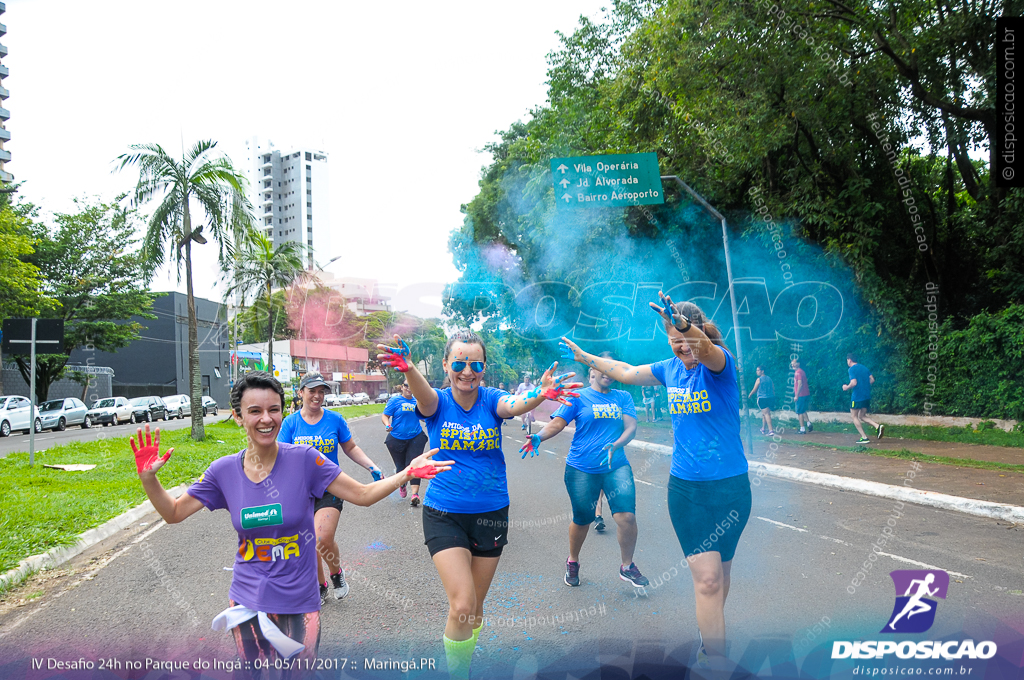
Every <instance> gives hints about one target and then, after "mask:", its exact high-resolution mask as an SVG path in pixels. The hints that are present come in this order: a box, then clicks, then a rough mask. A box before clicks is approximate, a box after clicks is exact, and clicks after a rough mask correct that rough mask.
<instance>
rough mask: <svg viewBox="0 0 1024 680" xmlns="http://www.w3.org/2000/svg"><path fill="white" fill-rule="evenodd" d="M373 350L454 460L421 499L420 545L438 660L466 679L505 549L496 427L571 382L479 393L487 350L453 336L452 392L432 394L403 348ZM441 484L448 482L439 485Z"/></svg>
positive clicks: (560, 396)
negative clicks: (428, 564)
mask: <svg viewBox="0 0 1024 680" xmlns="http://www.w3.org/2000/svg"><path fill="white" fill-rule="evenodd" d="M395 340H396V342H397V343H398V344H399V345H400V346H399V347H387V346H385V345H378V348H379V349H380V350H381V352H384V353H383V354H380V355H378V359H380V361H381V363H382V364H384V365H387V366H391V367H392V368H395V369H397V370H399V371H401V372H403V373H405V376H406V380H407V381H408V383H409V387H410V389H411V390H412V394H413V396H414V397H415V398H416V410H417V415H419V416H420V417H422V418H425V419H426V424H427V432H428V434H429V435H430V443H431V446H434V445H436V447H437V448H438V449H440V450H442V451H444V453H443V455H444V456H445V457H451V458H452V459H453V460H452V462H451V465H452V473H451V474H450V475H448V476H447V478H445V477H438V478H437V479H436V480H435V481H434V482H433V483H432V484H431V485H430V486H429V487H427V493H426V496H424V498H423V538H424V543H425V544H426V546H427V549H428V550H429V551H430V557H431V559H432V560H433V562H434V566H435V568H436V569H437V573H438V575H439V576H440V577H441V583H442V585H443V586H444V591H445V594H446V595H447V596H448V618H447V622H446V624H445V629H444V635H443V636H442V641H443V642H444V649H445V656H446V658H447V661H448V673H449V675H450V676H451V677H452V678H458V679H460V680H464V679H466V678H468V677H469V666H470V662H471V661H472V658H473V650H474V649H475V648H476V643H477V639H478V638H479V636H480V631H481V629H482V628H483V613H484V600H485V599H486V597H487V592H488V590H490V587H491V581H492V580H493V578H494V573H495V571H496V570H497V568H498V559H499V557H500V556H501V552H502V549H503V548H504V546H505V545H506V544H507V543H508V517H509V496H508V481H507V479H506V475H505V456H504V454H503V453H502V450H501V423H502V421H503V420H505V419H507V418H512V417H515V416H522V415H525V414H526V413H528V412H529V411H531V410H533V409H535V408H537V407H538V406H539V405H540V404H541V403H542V402H543V401H544V400H545V399H553V400H555V401H559V402H565V401H566V400H567V397H569V396H576V395H575V393H573V392H569V391H567V390H571V389H573V388H574V387H576V386H578V383H572V384H564V383H563V380H564V379H566V378H571V377H572V376H573V375H575V374H574V373H568V374H566V375H564V376H558V377H556V376H555V373H554V370H555V368H557V365H558V362H555V363H554V364H552V365H551V368H549V369H548V370H547V371H545V373H544V375H543V376H542V377H541V384H540V385H539V386H537V387H534V388H533V389H532V390H530V391H529V392H526V393H524V394H521V395H518V396H512V395H510V394H508V393H507V392H502V391H500V390H497V389H495V388H493V387H481V386H480V383H481V382H482V380H483V377H484V372H485V371H486V369H487V349H486V348H485V347H484V343H483V340H481V339H480V337H479V336H478V335H476V334H475V333H471V332H469V331H460V332H457V333H455V334H454V335H452V336H451V337H450V338H449V339H448V342H447V344H446V345H445V348H444V358H443V366H444V371H445V375H446V376H447V377H448V379H449V381H450V383H451V387H450V388H448V389H445V390H435V389H433V388H431V387H430V385H429V384H428V383H427V380H426V378H424V377H423V375H422V374H420V372H419V371H418V370H416V366H415V364H414V362H413V361H412V360H411V358H409V355H410V352H409V346H408V345H406V344H405V342H404V341H402V339H401V338H400V337H399V336H397V335H396V336H395ZM445 479H447V483H443V482H444V481H445Z"/></svg>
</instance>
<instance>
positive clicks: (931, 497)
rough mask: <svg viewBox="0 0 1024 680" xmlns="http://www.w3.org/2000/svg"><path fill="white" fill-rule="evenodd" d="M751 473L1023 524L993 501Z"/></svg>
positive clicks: (777, 471) (780, 469)
mask: <svg viewBox="0 0 1024 680" xmlns="http://www.w3.org/2000/svg"><path fill="white" fill-rule="evenodd" d="M626 446H628V447H631V448H634V449H639V450H641V451H647V452H650V453H657V454H660V455H662V456H671V455H672V447H670V446H665V445H664V444H652V443H651V442H644V441H637V440H633V441H631V442H629V443H628V444H626ZM749 465H750V469H751V470H754V471H756V472H757V475H758V476H759V477H764V476H767V477H776V478H778V479H787V480H790V481H795V482H806V483H808V484H817V485H818V486H825V487H829V488H831V489H842V490H844V491H855V492H857V493H862V494H865V495H867V496H878V497H880V498H888V499H891V500H894V501H904V502H906V503H916V504H917V505H927V506H931V507H933V508H941V509H943V510H954V511H956V512H963V513H966V514H968V515H974V516H976V517H987V518H989V519H998V520H1002V521H1004V522H1013V523H1024V507H1020V506H1018V505H1010V504H1008V503H993V502H992V501H981V500H977V499H974V498H963V497H961V496H950V495H949V494H944V493H938V492H935V491H922V490H920V489H908V488H906V487H903V486H896V485H894V484H882V483H881V482H869V481H866V480H863V479H851V478H849V477H841V476H839V475H832V474H828V473H825V472H813V471H811V470H803V469H801V468H794V467H788V466H785V465H776V464H774V463H761V462H759V461H750V462H749Z"/></svg>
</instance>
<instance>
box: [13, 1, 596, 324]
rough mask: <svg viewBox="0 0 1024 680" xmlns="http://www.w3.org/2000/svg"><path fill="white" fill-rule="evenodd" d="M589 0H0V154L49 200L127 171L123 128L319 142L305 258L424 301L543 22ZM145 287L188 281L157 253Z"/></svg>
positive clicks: (175, 148)
mask: <svg viewBox="0 0 1024 680" xmlns="http://www.w3.org/2000/svg"><path fill="white" fill-rule="evenodd" d="M604 2H605V0H573V1H572V2H542V1H540V0H520V1H519V2H516V3H514V4H508V3H497V2H479V1H477V2H458V3H455V2H450V3H422V2H391V3H386V4H381V3H352V2H327V1H324V2H313V1H308V0H307V1H304V2H300V3H294V4H292V3H284V2H266V1H264V0H246V1H244V2H243V1H241V0H239V1H233V0H231V1H229V0H202V1H197V0H179V1H178V2H174V3H162V2H151V1H147V0H130V1H129V0H95V1H92V2H82V1H81V0H7V13H6V14H5V15H3V17H2V18H0V21H2V22H3V23H5V24H6V25H7V31H8V33H7V36H5V37H4V38H2V39H0V40H2V41H3V44H4V45H6V46H7V47H8V50H9V56H8V57H6V58H4V60H3V64H4V65H5V66H8V67H9V68H10V76H9V77H8V78H6V79H4V82H3V85H4V86H5V87H7V88H8V89H9V90H10V92H11V97H10V99H8V100H7V103H6V104H5V106H6V108H8V109H9V110H10V112H11V119H10V121H8V129H9V130H10V131H11V141H10V143H9V144H7V145H6V146H5V148H7V149H8V150H10V151H11V153H12V157H13V160H12V162H11V163H10V164H8V165H7V170H8V171H9V172H11V173H13V174H14V176H15V179H16V180H17V181H19V182H24V184H23V186H22V189H21V194H22V195H23V196H24V197H25V198H27V199H28V200H31V201H32V202H33V203H35V204H36V205H38V206H40V207H41V208H42V209H43V210H44V213H52V212H59V211H69V210H72V203H71V200H72V198H74V197H76V196H78V197H81V196H98V197H100V198H102V199H105V200H109V199H111V198H113V197H114V196H116V195H117V194H118V193H119V192H121V191H127V190H129V189H130V188H131V187H132V186H133V185H134V181H135V179H136V175H135V174H134V173H132V172H128V171H126V172H123V173H119V174H113V173H112V170H113V168H114V163H113V161H114V159H115V158H116V157H117V156H118V155H119V154H121V153H124V152H125V151H127V150H128V147H129V145H131V144H137V143H147V142H157V143H159V144H161V145H163V146H164V147H165V148H166V149H168V150H169V151H172V152H174V153H178V154H180V153H181V148H182V141H184V145H185V147H188V146H190V145H191V144H192V143H194V142H195V141H196V140H199V139H213V140H216V141H218V142H219V147H220V148H222V149H223V150H224V151H225V152H226V153H228V155H230V156H231V158H232V160H234V162H235V164H236V166H237V167H238V168H239V169H240V170H245V166H246V163H245V146H244V143H245V139H246V138H247V137H250V136H252V135H258V136H260V137H262V138H265V139H269V140H271V141H273V142H274V144H275V145H276V146H277V147H278V148H280V149H281V150H282V151H287V150H288V149H289V147H290V146H292V145H308V146H313V147H316V148H320V149H323V150H324V151H326V152H327V153H328V154H329V166H330V185H331V192H330V203H331V204H330V212H331V223H332V229H333V234H332V239H333V244H332V252H330V253H326V252H321V253H317V256H316V258H317V260H318V261H319V262H326V261H327V260H329V259H331V258H332V257H334V256H335V255H341V259H340V260H338V261H337V262H335V263H334V264H332V265H331V266H330V267H329V271H331V272H332V273H334V274H335V275H336V276H360V277H367V278H376V279H379V280H380V281H381V282H382V284H385V285H386V286H390V287H391V292H392V295H393V296H394V297H395V302H396V306H397V308H399V309H402V308H405V309H408V310H409V311H413V312H415V313H419V314H422V315H428V314H431V315H432V314H436V313H437V312H438V311H439V307H437V306H434V307H433V309H432V308H431V304H430V303H431V302H434V303H437V302H438V300H439V297H438V295H439V291H440V285H441V284H443V283H445V282H449V281H452V280H454V279H455V278H456V277H457V276H458V272H457V271H456V270H455V268H454V267H453V266H452V264H451V256H450V255H449V254H448V252H447V241H448V234H449V232H450V231H451V230H452V228H454V227H456V226H458V225H460V224H461V223H462V215H461V214H460V212H459V206H460V205H461V204H463V203H467V202H468V201H470V200H471V199H472V198H473V196H474V195H475V194H476V192H477V188H478V187H477V182H478V180H479V176H480V168H481V167H482V166H484V165H486V164H487V163H488V162H489V160H490V159H489V156H488V155H487V154H484V153H481V150H482V148H483V146H484V145H485V144H487V143H488V142H490V141H493V140H494V139H495V136H494V131H495V130H497V129H504V128H507V127H508V125H509V124H511V123H512V122H514V121H515V120H517V119H523V120H525V119H527V117H528V113H527V112H528V111H529V110H530V109H531V108H533V107H534V106H537V105H540V104H543V103H545V100H546V88H545V86H544V80H545V76H546V67H547V64H546V61H545V55H546V54H547V53H548V52H549V51H550V50H552V49H554V48H556V47H557V45H558V38H557V36H556V35H555V31H556V30H561V31H563V32H571V31H572V30H573V28H574V27H575V26H576V24H577V21H578V18H579V16H580V15H581V14H583V15H587V16H590V17H597V16H598V15H599V13H600V7H601V6H602V4H603V3H604ZM198 250H199V253H198V254H197V256H196V257H197V263H196V265H197V266H196V267H195V272H196V273H195V276H196V286H195V289H196V294H197V295H201V296H203V297H211V298H216V299H219V297H220V288H219V285H218V283H217V278H216V272H215V261H214V257H213V255H214V248H213V247H212V246H205V247H201V248H199V249H198ZM193 252H196V251H193ZM396 263H397V264H396ZM182 276H183V277H184V274H182ZM427 284H430V285H427ZM153 289H154V290H172V289H177V290H182V291H183V290H184V284H181V285H178V284H177V282H176V275H175V274H173V273H171V272H169V271H168V270H167V269H166V268H165V269H164V270H163V271H161V272H160V273H158V275H157V276H156V277H155V278H154V281H153ZM431 298H435V299H434V300H431ZM417 300H419V302H417ZM424 302H426V303H427V304H426V305H424Z"/></svg>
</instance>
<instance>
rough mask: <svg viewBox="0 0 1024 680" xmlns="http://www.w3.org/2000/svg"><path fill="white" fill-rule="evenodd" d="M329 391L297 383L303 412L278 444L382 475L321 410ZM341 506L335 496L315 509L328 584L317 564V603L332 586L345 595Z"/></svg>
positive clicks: (339, 420) (340, 422)
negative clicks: (344, 460) (338, 538)
mask: <svg viewBox="0 0 1024 680" xmlns="http://www.w3.org/2000/svg"><path fill="white" fill-rule="evenodd" d="M329 389H330V388H329V387H328V385H327V381H326V380H324V378H323V376H322V375H320V374H319V373H307V374H306V375H304V376H302V380H300V381H299V396H300V397H301V398H302V410H301V411H299V412H297V413H293V414H291V415H290V416H288V417H287V418H285V419H284V422H283V423H281V430H280V431H279V432H278V435H277V439H278V441H282V442H288V443H289V444H304V445H306V446H312V447H313V448H314V449H317V450H318V451H319V452H320V453H322V454H324V457H325V458H327V460H329V461H331V462H332V463H334V464H335V465H338V464H339V463H338V449H339V448H341V450H342V451H344V452H345V455H346V456H348V457H349V458H351V459H352V462H354V463H355V464H356V465H358V466H360V467H363V468H366V470H368V471H369V473H370V474H371V475H372V476H373V478H374V479H375V480H378V479H381V478H382V477H383V475H382V474H381V471H380V469H378V468H377V466H376V465H374V464H373V461H372V460H370V458H369V456H367V455H366V454H365V453H363V450H362V449H361V448H359V446H358V445H357V444H356V443H355V441H353V440H352V433H351V432H350V431H349V429H348V423H347V422H345V419H344V418H343V417H342V416H341V414H339V413H335V412H334V411H329V410H327V409H325V408H324V399H325V398H326V397H327V391H328V390H329ZM399 469H402V468H399ZM344 505H345V504H344V502H343V501H342V500H341V499H340V498H338V497H337V496H335V495H334V494H329V493H328V494H324V495H323V497H322V498H318V499H317V501H316V504H315V506H314V510H313V512H314V514H315V515H316V517H315V523H316V550H317V552H318V553H319V554H320V556H321V557H322V558H323V561H324V562H327V573H328V574H329V575H330V582H328V581H327V578H326V577H325V575H324V565H323V562H321V561H320V560H317V561H316V580H317V583H319V584H320V601H321V602H322V603H326V602H327V595H328V594H329V593H330V592H331V590H332V586H333V591H334V599H336V600H340V599H341V598H343V597H345V596H346V595H348V590H349V585H348V582H347V581H345V571H344V570H343V569H342V568H341V555H340V554H339V549H338V543H337V542H336V541H335V540H334V534H335V533H337V531H338V520H340V519H341V511H342V509H343V508H344Z"/></svg>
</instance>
